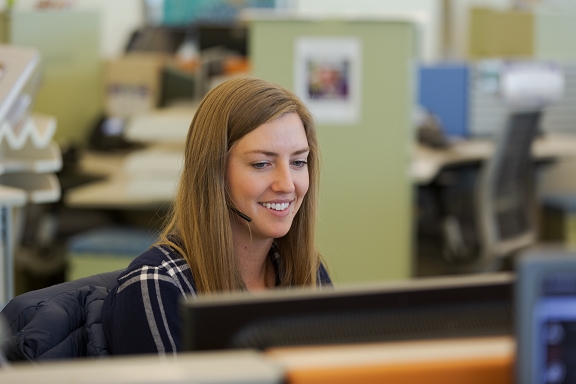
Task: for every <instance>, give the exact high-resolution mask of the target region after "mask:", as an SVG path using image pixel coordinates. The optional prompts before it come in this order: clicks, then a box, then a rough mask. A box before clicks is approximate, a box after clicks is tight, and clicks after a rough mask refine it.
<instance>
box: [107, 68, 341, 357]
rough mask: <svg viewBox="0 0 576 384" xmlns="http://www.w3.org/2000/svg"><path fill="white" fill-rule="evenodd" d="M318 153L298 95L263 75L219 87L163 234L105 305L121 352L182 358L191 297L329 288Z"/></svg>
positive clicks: (196, 132)
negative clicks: (184, 312)
mask: <svg viewBox="0 0 576 384" xmlns="http://www.w3.org/2000/svg"><path fill="white" fill-rule="evenodd" d="M318 180H319V149H318V143H317V139H316V130H315V126H314V121H313V119H312V116H311V114H310V112H309V111H308V109H307V108H306V106H305V105H304V104H303V103H302V102H301V101H300V100H299V99H298V97H296V96H295V95H294V94H293V93H292V92H290V91H288V90H287V89H285V88H283V87H280V86H278V85H276V84H272V83H269V82H267V81H264V80H260V79H235V80H230V81H227V82H225V83H223V84H221V85H220V86H218V87H216V88H214V89H213V90H212V91H211V92H209V93H208V94H207V95H206V97H205V98H204V99H203V100H202V102H201V104H200V106H199V107H198V110H197V112H196V114H195V116H194V119H193V120H192V124H191V125H190V129H189V131H188V136H187V138H186V149H185V159H184V167H183V170H182V175H181V178H180V182H179V187H178V192H177V196H176V200H175V202H174V205H173V209H172V212H171V215H170V218H169V220H168V221H167V225H166V227H165V229H164V231H163V233H162V234H161V238H160V241H159V242H158V243H157V244H156V245H155V246H153V247H152V248H151V249H150V250H148V251H147V252H145V253H144V254H142V255H141V256H139V257H138V258H136V259H135V260H134V261H133V262H132V263H131V264H130V266H129V267H128V268H127V269H126V270H125V271H124V272H123V273H121V274H120V277H119V278H118V284H117V286H116V287H115V288H114V289H113V290H112V291H111V292H110V294H109V295H108V297H107V299H106V301H105V303H104V306H103V312H102V315H103V319H102V322H103V326H104V331H105V334H106V338H107V341H108V343H109V346H110V350H111V352H112V353H113V354H131V353H159V354H161V355H164V354H168V353H169V354H175V353H176V352H177V351H178V350H180V348H181V343H180V326H181V324H180V319H179V316H178V301H179V300H180V299H181V298H182V297H184V296H186V295H189V294H192V295H195V294H205V293H214V292H222V291H236V290H249V291H256V290H262V289H269V288H272V287H277V286H282V287H291V286H321V285H330V284H331V282H330V278H329V277H328V274H327V272H326V269H325V268H324V266H323V263H322V258H321V256H320V254H319V252H318V250H317V249H316V245H315V236H314V231H315V226H316V211H317V199H318Z"/></svg>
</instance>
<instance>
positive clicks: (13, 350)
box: [0, 271, 121, 362]
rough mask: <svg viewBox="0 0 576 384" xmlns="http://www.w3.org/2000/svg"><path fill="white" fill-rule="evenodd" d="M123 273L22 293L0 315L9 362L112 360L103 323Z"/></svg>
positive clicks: (1, 343)
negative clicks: (105, 309)
mask: <svg viewBox="0 0 576 384" xmlns="http://www.w3.org/2000/svg"><path fill="white" fill-rule="evenodd" d="M120 272H121V271H114V272H107V273H102V274H98V275H94V276H90V277H85V278H82V279H78V280H74V281H70V282H65V283H62V284H57V285H54V286H51V287H48V288H43V289H39V290H36V291H31V292H27V293H24V294H22V295H19V296H17V297H15V298H14V299H12V300H10V302H8V304H7V305H6V307H4V309H3V310H2V311H1V312H0V316H2V317H3V318H4V319H3V320H4V322H5V324H6V327H7V329H6V330H0V331H3V332H2V333H0V350H1V352H2V353H3V354H4V355H5V357H6V358H7V359H8V360H9V361H17V360H27V361H30V362H35V361H41V360H49V359H60V358H78V357H84V356H88V357H89V356H92V357H104V356H108V355H109V352H108V346H107V343H106V338H105V336H104V331H103V329H102V324H101V311H102V304H103V302H104V299H105V298H106V296H107V295H108V292H109V291H110V289H112V288H113V287H114V286H115V285H116V279H117V278H118V276H119V274H120Z"/></svg>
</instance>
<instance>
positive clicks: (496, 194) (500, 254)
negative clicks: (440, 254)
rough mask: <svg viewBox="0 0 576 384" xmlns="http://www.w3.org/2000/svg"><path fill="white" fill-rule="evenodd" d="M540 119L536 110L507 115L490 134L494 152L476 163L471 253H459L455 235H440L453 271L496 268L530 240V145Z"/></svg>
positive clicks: (533, 214)
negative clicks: (474, 246) (498, 129)
mask: <svg viewBox="0 0 576 384" xmlns="http://www.w3.org/2000/svg"><path fill="white" fill-rule="evenodd" d="M540 117H541V112H540V111H533V112H517V113H514V114H511V115H510V117H509V119H508V122H507V124H506V126H505V127H504V129H503V130H502V131H501V132H500V133H499V135H498V137H497V138H496V143H495V151H494V154H493V156H492V157H491V158H490V159H489V160H488V161H486V162H485V163H484V164H483V165H482V166H481V168H480V174H479V176H478V179H477V186H476V188H475V191H476V195H475V196H474V200H475V201H474V211H475V222H474V227H475V228H474V230H475V233H476V235H477V239H478V242H477V244H478V247H477V250H476V252H475V253H471V252H465V253H464V252H462V250H465V247H463V245H462V244H463V242H462V241H461V240H462V239H458V236H452V237H450V236H447V237H446V238H445V246H446V249H445V253H446V254H448V255H449V257H448V258H449V259H450V262H451V264H452V267H453V269H454V270H455V271H457V272H478V271H493V270H499V269H501V268H502V264H503V262H505V261H506V260H507V258H509V257H510V256H511V255H513V254H514V253H516V252H518V251H520V250H522V249H524V248H526V247H528V246H530V245H532V244H534V243H535V241H536V239H537V200H536V186H535V175H534V161H533V159H532V154H531V148H532V143H533V141H534V139H535V137H536V136H537V133H538V124H539V121H540ZM450 219H453V218H451V217H446V218H444V220H445V222H446V220H450ZM452 225H453V226H454V223H452ZM453 230H454V229H453ZM461 230H462V229H461V228H457V229H456V233H458V231H461ZM458 252H462V253H460V254H458Z"/></svg>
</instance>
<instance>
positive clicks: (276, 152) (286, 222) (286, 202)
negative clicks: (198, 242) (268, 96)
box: [226, 113, 310, 240]
mask: <svg viewBox="0 0 576 384" xmlns="http://www.w3.org/2000/svg"><path fill="white" fill-rule="evenodd" d="M309 152H310V149H309V148H308V140H307V138H306V132H305V131H304V126H303V125H302V121H301V120H300V117H299V116H298V115H297V114H296V113H289V114H286V115H284V116H282V117H280V118H277V119H275V120H272V121H269V122H267V123H265V124H262V125H261V126H259V127H258V128H256V129H254V130H253V131H252V132H250V133H248V134H247V135H246V136H244V137H242V138H241V139H240V140H238V141H237V142H236V143H234V144H233V145H232V148H231V149H230V153H229V156H228V161H227V165H226V184H227V188H228V192H229V194H230V196H231V198H232V201H233V202H234V204H235V205H236V207H237V208H238V210H239V211H241V212H242V213H244V214H246V215H248V216H250V217H251V218H252V222H251V223H250V229H251V233H252V238H253V239H261V240H264V239H274V238H278V237H282V236H284V235H286V233H288V230H289V229H290V226H291V225H292V220H293V219H294V216H295V215H296V213H297V212H298V209H299V208H300V205H301V204H302V199H304V196H305V195H306V192H307V191H308V185H309V178H308V164H307V160H308V154H309ZM238 219H239V220H242V219H240V218H239V217H238ZM239 220H232V232H233V233H237V232H238V231H242V232H245V223H239Z"/></svg>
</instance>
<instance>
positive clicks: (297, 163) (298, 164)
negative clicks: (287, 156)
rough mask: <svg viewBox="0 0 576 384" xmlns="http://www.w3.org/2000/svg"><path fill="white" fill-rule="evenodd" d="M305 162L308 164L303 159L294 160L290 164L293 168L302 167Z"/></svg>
mask: <svg viewBox="0 0 576 384" xmlns="http://www.w3.org/2000/svg"><path fill="white" fill-rule="evenodd" d="M307 164H308V162H307V161H305V160H294V161H293V162H292V166H293V167H294V168H304V167H305V166H306V165H307Z"/></svg>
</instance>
